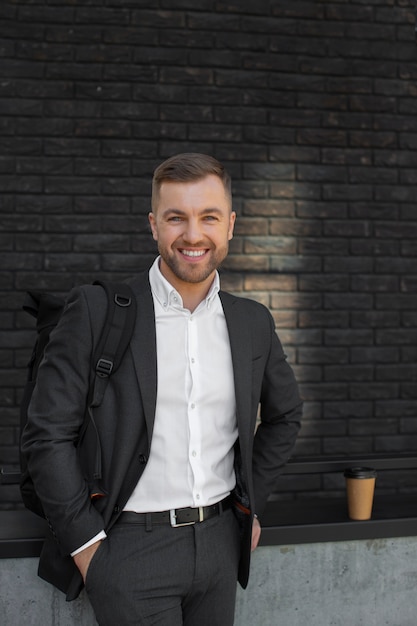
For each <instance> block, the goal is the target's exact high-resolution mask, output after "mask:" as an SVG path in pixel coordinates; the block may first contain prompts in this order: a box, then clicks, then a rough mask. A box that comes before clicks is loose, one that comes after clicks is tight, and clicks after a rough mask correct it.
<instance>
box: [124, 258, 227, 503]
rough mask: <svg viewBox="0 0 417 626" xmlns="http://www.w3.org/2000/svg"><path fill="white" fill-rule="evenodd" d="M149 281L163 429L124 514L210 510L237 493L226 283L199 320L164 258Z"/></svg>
mask: <svg viewBox="0 0 417 626" xmlns="http://www.w3.org/2000/svg"><path fill="white" fill-rule="evenodd" d="M149 280H150V284H151V289H152V295H153V299H154V306H155V324H156V352H157V364H158V389H157V400H156V412H155V425H154V431H153V436H152V444H151V452H150V455H149V460H148V464H147V466H146V468H145V471H144V473H143V475H142V477H141V479H140V481H139V482H138V484H137V486H136V488H135V489H134V491H133V493H132V495H131V497H130V498H129V500H128V502H127V503H126V506H125V509H124V510H126V511H136V512H137V513H147V512H151V511H165V510H168V509H173V508H180V507H185V506H193V507H198V506H207V505H210V504H214V503H216V502H219V501H220V500H222V499H223V498H225V497H226V496H227V495H228V494H229V493H230V491H231V490H232V489H233V487H234V486H235V475H234V469H233V460H234V453H233V445H234V443H235V441H236V438H237V424H236V405H235V388H234V381H233V366H232V357H231V352H230V343H229V335H228V331H227V326H226V320H225V317H224V313H223V308H222V305H221V302H220V298H219V296H218V292H219V288H220V286H219V285H220V281H219V276H218V274H217V272H216V276H215V279H214V281H213V284H212V287H211V289H210V291H209V293H208V295H207V297H206V298H205V300H203V301H202V302H201V303H200V305H199V306H198V307H197V309H196V310H195V311H193V313H191V312H190V311H189V310H188V309H185V308H184V307H183V302H182V299H181V296H180V295H179V293H178V292H177V291H176V290H175V289H174V288H173V287H172V286H171V284H170V283H169V282H168V281H167V280H166V279H165V278H164V277H163V276H162V274H161V272H160V269H159V258H158V259H156V261H155V263H154V264H153V266H152V267H151V269H150V272H149Z"/></svg>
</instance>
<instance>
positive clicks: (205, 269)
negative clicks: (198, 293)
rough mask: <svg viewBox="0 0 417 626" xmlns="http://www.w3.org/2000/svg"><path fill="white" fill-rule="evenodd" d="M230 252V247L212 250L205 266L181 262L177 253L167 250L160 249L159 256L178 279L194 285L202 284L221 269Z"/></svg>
mask: <svg viewBox="0 0 417 626" xmlns="http://www.w3.org/2000/svg"><path fill="white" fill-rule="evenodd" d="M228 251H229V246H228V245H226V246H223V247H222V248H216V250H214V251H213V250H210V253H209V258H208V260H207V261H206V262H205V263H204V264H203V263H195V264H193V263H187V262H186V261H181V259H179V258H178V257H177V256H176V254H175V253H173V252H171V251H169V250H167V249H166V248H163V247H159V254H160V255H161V257H162V259H163V260H164V262H165V264H166V265H167V266H168V267H169V269H170V270H171V272H172V273H173V274H174V275H175V276H176V278H178V279H179V280H181V281H183V282H186V283H192V284H198V283H202V282H204V281H205V280H207V278H209V276H211V274H213V272H214V271H215V270H217V269H219V267H220V265H221V264H222V263H223V261H224V259H225V258H226V256H227V254H228Z"/></svg>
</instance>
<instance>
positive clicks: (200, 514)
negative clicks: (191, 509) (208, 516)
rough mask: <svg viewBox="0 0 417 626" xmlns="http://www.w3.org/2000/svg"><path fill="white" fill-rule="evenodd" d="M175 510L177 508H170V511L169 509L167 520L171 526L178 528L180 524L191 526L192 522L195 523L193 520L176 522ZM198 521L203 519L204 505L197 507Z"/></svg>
mask: <svg viewBox="0 0 417 626" xmlns="http://www.w3.org/2000/svg"><path fill="white" fill-rule="evenodd" d="M179 510H180V509H179ZM176 511H177V509H170V511H169V521H170V524H171V526H172V528H179V527H180V526H192V525H193V524H195V523H196V522H194V521H191V522H177V514H176ZM198 521H199V522H203V521H204V507H202V506H199V507H198Z"/></svg>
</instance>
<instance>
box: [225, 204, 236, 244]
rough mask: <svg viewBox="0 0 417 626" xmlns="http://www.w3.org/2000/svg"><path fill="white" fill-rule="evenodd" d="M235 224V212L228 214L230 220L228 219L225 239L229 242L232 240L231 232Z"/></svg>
mask: <svg viewBox="0 0 417 626" xmlns="http://www.w3.org/2000/svg"><path fill="white" fill-rule="evenodd" d="M235 222H236V213H235V211H232V212H231V213H230V218H229V230H228V232H227V238H228V240H229V241H230V240H231V239H233V230H234V228H235Z"/></svg>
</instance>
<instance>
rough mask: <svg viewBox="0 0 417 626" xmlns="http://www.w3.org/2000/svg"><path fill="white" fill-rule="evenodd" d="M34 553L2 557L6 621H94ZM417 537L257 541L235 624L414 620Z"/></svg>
mask: <svg viewBox="0 0 417 626" xmlns="http://www.w3.org/2000/svg"><path fill="white" fill-rule="evenodd" d="M36 571H37V559H36V558H19V559H2V560H0V588H1V594H0V615H1V616H2V621H1V623H2V624H4V625H5V626H44V625H49V624H53V625H54V626H93V625H94V624H95V623H96V622H95V619H94V616H93V613H92V610H91V607H90V605H89V602H88V598H87V596H86V595H85V593H84V592H83V594H82V595H81V596H80V598H79V599H78V600H76V601H75V602H71V603H67V602H66V601H65V597H64V595H63V594H62V593H60V592H59V591H57V590H56V589H54V588H53V587H51V586H50V585H48V584H47V583H45V582H44V581H42V580H41V579H40V578H38V577H37V574H36ZM416 585H417V538H416V537H401V538H395V539H376V540H368V541H346V542H336V543H332V542H327V543H315V544H302V545H291V546H266V547H260V548H258V549H257V550H256V552H255V553H254V555H253V561H252V571H251V578H250V582H249V586H248V588H247V589H246V591H243V590H242V589H240V588H238V597H237V606H236V619H235V624H236V626H278V624H279V625H280V626H305V625H306V624H308V625H309V626H360V625H361V624H363V625H364V626H365V625H366V626H415V624H416V617H415V615H416V591H415V590H416Z"/></svg>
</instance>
